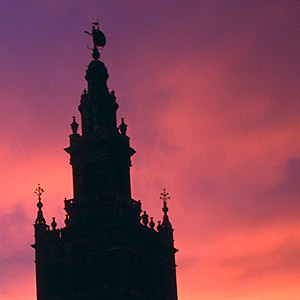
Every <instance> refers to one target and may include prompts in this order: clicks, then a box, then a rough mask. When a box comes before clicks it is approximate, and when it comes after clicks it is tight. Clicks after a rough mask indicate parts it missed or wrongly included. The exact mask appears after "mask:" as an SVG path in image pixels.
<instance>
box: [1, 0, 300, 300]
mask: <svg viewBox="0 0 300 300" xmlns="http://www.w3.org/2000/svg"><path fill="white" fill-rule="evenodd" d="M299 16H300V4H299V1H296V0H295V1H289V0H281V1H276V0H272V1H268V0H264V1H261V0H260V1H256V0H252V1H246V0H239V1H238V0H236V1H233V0H223V1H221V0H215V1H202V0H198V1H193V0H189V1H181V0H178V1H175V0H173V1H167V0H166V1H158V0H152V1H146V0H145V1H144V0H136V1H129V0H118V1H117V0H110V1H99V0H97V1H96V0H76V1H75V0H74V1H71V0H1V2H0V27H1V35H0V44H1V48H0V66H1V68H0V87H1V94H0V105H1V110H0V140H1V144H0V166H1V169H0V170H1V173H0V299H1V300H20V299H21V300H23V299H24V300H34V299H35V274H34V263H33V260H34V251H33V249H32V248H31V247H30V244H32V243H33V226H32V224H33V222H34V219H35V217H36V211H37V208H36V202H37V199H36V197H35V195H34V193H33V191H34V189H35V188H36V186H37V183H40V184H41V185H42V187H43V188H44V189H45V194H44V197H43V202H44V215H45V217H46V219H47V221H48V223H50V222H51V217H52V216H56V217H57V220H58V223H59V226H63V219H64V211H63V209H62V208H63V199H64V197H67V198H72V177H71V167H70V165H69V157H68V155H67V154H66V153H65V152H64V151H63V148H64V147H67V146H68V135H69V134H70V133H71V130H70V127H69V124H70V123H71V121H72V116H73V115H76V116H77V117H79V112H78V110H77V106H78V104H79V99H80V94H81V92H82V90H83V89H84V88H85V87H86V83H85V80H84V75H85V69H86V67H87V65H88V63H89V61H90V60H91V51H90V50H88V49H87V46H92V43H91V40H90V38H89V37H88V36H87V35H85V34H84V33H83V31H84V30H90V29H91V22H93V21H95V20H96V19H99V22H100V26H101V29H102V30H103V31H104V33H105V35H106V37H107V46H106V47H105V49H104V50H103V51H102V52H101V59H102V61H103V62H104V63H105V65H106V67H107V68H108V71H109V74H110V78H109V81H108V85H109V87H110V89H114V90H115V92H116V96H117V101H118V103H119V105H120V108H119V111H118V118H119V119H120V118H121V117H125V121H126V123H127V124H128V126H129V127H128V135H130V137H131V138H132V139H131V145H132V146H133V147H134V148H135V149H136V150H137V154H136V155H135V156H134V157H133V168H132V190H133V197H134V198H135V199H137V200H138V199H141V200H142V202H143V209H145V210H147V212H148V213H149V214H151V215H152V216H154V219H155V221H156V222H157V220H158V219H161V216H162V212H161V206H162V204H161V201H160V200H159V194H160V192H161V191H162V189H163V188H164V187H166V188H167V190H168V192H169V193H170V196H171V200H170V201H169V208H170V218H171V221H172V223H173V226H174V228H175V245H176V247H177V248H179V250H180V251H179V253H178V254H177V257H176V258H177V264H178V271H177V276H178V293H179V300H256V299H262V300H299V295H300V283H299V282H300V281H299V279H300V50H299V48H300V18H299Z"/></svg>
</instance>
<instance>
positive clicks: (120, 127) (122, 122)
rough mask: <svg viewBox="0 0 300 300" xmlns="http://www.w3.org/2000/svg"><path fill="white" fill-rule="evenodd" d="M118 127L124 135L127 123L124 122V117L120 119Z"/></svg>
mask: <svg viewBox="0 0 300 300" xmlns="http://www.w3.org/2000/svg"><path fill="white" fill-rule="evenodd" d="M119 129H120V131H121V133H122V135H126V131H127V125H126V124H125V122H124V118H122V119H121V124H120V126H119Z"/></svg>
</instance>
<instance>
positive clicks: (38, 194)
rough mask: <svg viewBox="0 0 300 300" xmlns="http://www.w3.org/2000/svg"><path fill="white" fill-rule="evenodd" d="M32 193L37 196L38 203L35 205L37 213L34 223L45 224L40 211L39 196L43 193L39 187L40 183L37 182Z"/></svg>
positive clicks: (40, 202) (40, 199)
mask: <svg viewBox="0 0 300 300" xmlns="http://www.w3.org/2000/svg"><path fill="white" fill-rule="evenodd" d="M34 193H35V194H36V195H37V196H38V203H37V205H36V206H37V207H38V213H37V218H36V220H35V224H46V221H45V219H44V216H43V212H42V207H43V203H42V198H41V196H42V194H43V193H44V190H43V189H42V188H41V187H40V184H38V187H37V188H36V189H35V191H34Z"/></svg>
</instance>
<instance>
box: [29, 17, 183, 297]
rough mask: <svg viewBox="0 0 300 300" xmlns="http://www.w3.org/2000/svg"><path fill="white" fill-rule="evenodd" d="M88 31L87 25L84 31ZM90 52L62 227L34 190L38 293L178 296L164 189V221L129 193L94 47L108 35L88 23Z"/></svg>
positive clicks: (121, 131)
mask: <svg viewBox="0 0 300 300" xmlns="http://www.w3.org/2000/svg"><path fill="white" fill-rule="evenodd" d="M87 33H88V32H87ZM88 34H89V35H91V36H92V38H93V42H94V49H93V60H92V61H91V62H90V64H89V65H88V69H87V70H86V76H85V79H86V80H87V90H84V91H83V93H82V95H81V100H80V104H79V107H78V109H79V111H80V114H81V128H82V134H81V135H80V134H79V133H78V127H79V124H78V123H77V122H76V120H75V117H73V122H72V123H71V130H72V133H71V135H70V145H69V147H68V148H66V149H65V151H66V152H67V153H68V154H69V155H70V163H71V166H72V171H73V191H74V198H73V199H69V200H67V199H65V200H64V204H65V207H64V209H65V211H66V219H65V227H64V228H61V229H58V228H57V224H56V221H55V218H53V220H52V223H51V225H50V226H49V225H47V223H46V220H45V219H44V217H43V212H42V207H43V204H42V193H43V189H42V188H41V187H40V186H39V187H38V188H37V190H36V194H37V196H38V204H37V206H38V214H37V218H36V221H35V224H34V228H35V244H34V245H33V247H34V249H35V255H36V261H35V262H36V282H37V299H38V300H54V299H62V300H77V299H78V300H79V299H80V300H83V299H84V300H125V299H127V300H177V287H176V271H175V253H176V251H177V250H176V249H175V248H174V242H173V228H172V225H171V223H170V221H169V217H168V207H167V200H168V199H169V197H168V193H166V191H165V190H164V191H163V193H161V200H162V202H163V208H162V210H163V221H162V222H158V224H157V225H156V226H155V223H154V222H153V218H149V216H148V214H147V213H146V212H145V211H144V212H142V209H141V202H140V201H136V200H134V199H132V197H131V188H130V167H131V157H132V156H133V155H134V153H135V150H134V149H133V148H131V147H130V142H129V140H130V139H129V137H128V136H127V134H126V131H127V125H126V124H125V122H124V119H122V121H121V124H120V125H119V126H117V121H116V111H117V109H118V104H117V102H116V97H115V94H114V92H113V91H111V92H110V91H109V89H108V87H107V79H108V72H107V69H106V67H105V65H104V64H103V62H101V61H100V60H99V58H100V55H99V52H98V47H104V46H105V43H106V39H105V36H104V34H103V33H102V32H101V31H100V30H99V27H98V24H97V23H94V24H93V30H92V33H88Z"/></svg>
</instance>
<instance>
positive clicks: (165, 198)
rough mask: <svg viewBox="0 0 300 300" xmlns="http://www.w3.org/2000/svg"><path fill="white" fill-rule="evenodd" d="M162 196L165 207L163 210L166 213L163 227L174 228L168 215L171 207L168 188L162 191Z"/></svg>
mask: <svg viewBox="0 0 300 300" xmlns="http://www.w3.org/2000/svg"><path fill="white" fill-rule="evenodd" d="M160 194H161V196H160V197H159V198H160V199H161V200H163V208H162V211H163V213H164V217H163V222H162V227H163V228H172V225H171V223H170V221H169V216H168V211H169V208H168V206H167V200H169V199H170V197H169V193H167V192H166V189H163V192H162V193H160Z"/></svg>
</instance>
